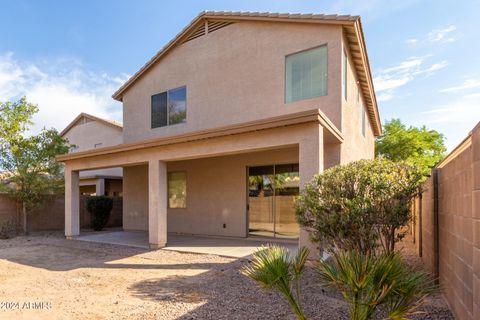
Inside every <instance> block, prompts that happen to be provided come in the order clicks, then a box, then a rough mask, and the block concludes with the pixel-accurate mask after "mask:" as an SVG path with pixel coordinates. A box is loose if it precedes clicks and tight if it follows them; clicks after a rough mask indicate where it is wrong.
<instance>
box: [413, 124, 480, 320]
mask: <svg viewBox="0 0 480 320" xmlns="http://www.w3.org/2000/svg"><path fill="white" fill-rule="evenodd" d="M413 208H414V216H415V219H414V229H413V235H414V241H415V243H416V248H417V252H418V254H419V256H421V258H422V260H423V262H424V264H425V266H426V267H427V269H428V271H429V272H431V273H432V274H433V275H435V276H436V277H438V281H439V283H440V285H441V286H442V288H443V291H444V295H445V298H446V300H447V302H448V303H449V305H450V308H451V309H452V311H453V312H454V314H455V316H456V318H457V319H471V320H473V319H480V123H479V124H478V125H477V126H476V127H475V128H474V129H473V130H472V131H471V132H470V134H469V135H468V137H467V138H466V139H465V140H464V141H463V142H462V143H461V144H460V145H459V146H458V147H457V148H455V149H454V150H453V151H452V152H451V153H450V154H449V155H448V156H447V157H446V158H445V159H444V160H443V161H442V162H441V163H440V164H438V165H437V167H436V168H435V169H433V170H432V175H431V177H430V178H429V179H428V180H427V181H426V183H425V184H424V186H423V194H422V195H421V196H420V197H418V198H417V199H416V201H415V203H414V205H413Z"/></svg>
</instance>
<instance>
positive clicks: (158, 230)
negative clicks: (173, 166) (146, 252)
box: [148, 160, 167, 249]
mask: <svg viewBox="0 0 480 320" xmlns="http://www.w3.org/2000/svg"><path fill="white" fill-rule="evenodd" d="M148 239H149V240H148V242H149V243H150V248H151V249H159V248H163V247H165V246H166V244H167V164H166V163H165V162H162V161H159V160H150V161H149V162H148Z"/></svg>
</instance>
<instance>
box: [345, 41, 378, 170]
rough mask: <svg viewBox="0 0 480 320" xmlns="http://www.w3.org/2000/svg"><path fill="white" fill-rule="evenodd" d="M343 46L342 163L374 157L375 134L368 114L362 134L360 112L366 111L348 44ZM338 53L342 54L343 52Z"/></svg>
mask: <svg viewBox="0 0 480 320" xmlns="http://www.w3.org/2000/svg"><path fill="white" fill-rule="evenodd" d="M344 41H345V40H344ZM344 43H345V42H344ZM344 48H345V52H346V53H347V56H348V64H347V100H345V99H344V97H343V95H342V97H341V101H342V134H343V136H344V139H345V140H344V143H342V147H341V148H342V150H341V163H342V164H345V163H348V162H351V161H355V160H359V159H372V158H374V157H375V136H374V133H373V129H372V124H371V122H370V119H369V117H368V116H366V121H365V122H366V126H365V136H363V134H362V113H364V112H367V111H366V107H365V102H364V98H363V95H362V93H361V91H359V84H358V80H357V75H356V72H355V70H354V69H353V60H352V59H353V58H352V56H351V54H350V51H349V50H348V46H346V45H344ZM340 54H342V55H343V53H340ZM340 85H341V83H340Z"/></svg>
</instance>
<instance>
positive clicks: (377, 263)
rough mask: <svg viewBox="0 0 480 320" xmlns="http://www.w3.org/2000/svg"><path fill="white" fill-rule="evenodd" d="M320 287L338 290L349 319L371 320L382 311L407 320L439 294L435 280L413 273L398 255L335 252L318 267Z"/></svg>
mask: <svg viewBox="0 0 480 320" xmlns="http://www.w3.org/2000/svg"><path fill="white" fill-rule="evenodd" d="M318 271H319V275H320V283H321V284H322V285H324V286H330V287H336V288H338V290H340V292H341V293H342V296H343V297H344V299H345V300H346V301H347V302H348V304H349V306H350V308H349V309H350V319H352V320H367V319H372V318H373V317H374V316H375V314H376V313H378V311H379V307H382V308H383V310H382V311H383V312H385V313H386V318H387V319H406V317H408V316H410V315H412V314H413V313H415V312H416V310H417V309H418V307H420V306H421V305H422V304H423V302H424V301H425V298H426V297H427V296H428V295H430V294H432V293H434V292H435V291H437V290H438V287H437V286H436V285H435V282H434V279H433V278H431V277H430V276H429V275H428V274H426V273H424V272H418V271H413V270H411V268H409V267H408V266H407V265H406V264H405V263H404V262H403V261H402V258H401V256H400V254H399V253H398V252H391V253H382V254H380V255H368V254H367V255H365V254H362V253H359V252H355V251H335V252H334V253H333V256H332V258H331V260H329V261H320V262H319V264H318Z"/></svg>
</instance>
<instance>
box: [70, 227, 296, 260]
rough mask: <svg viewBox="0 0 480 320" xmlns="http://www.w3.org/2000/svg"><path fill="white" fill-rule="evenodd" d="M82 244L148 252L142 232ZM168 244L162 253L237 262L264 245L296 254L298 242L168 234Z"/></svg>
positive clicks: (107, 234) (94, 235)
mask: <svg viewBox="0 0 480 320" xmlns="http://www.w3.org/2000/svg"><path fill="white" fill-rule="evenodd" d="M76 239H77V240H81V241H91V242H100V243H109V244H118V245H125V246H132V247H138V248H146V249H148V247H149V246H148V233H147V232H140V231H103V232H91V233H87V234H84V235H81V236H79V237H78V238H76ZM167 241H168V243H167V246H166V247H165V248H163V249H162V250H172V251H180V252H193V253H203V254H214V255H220V256H226V257H234V258H247V257H249V256H250V255H251V254H252V253H254V252H255V250H257V248H259V247H261V246H262V245H268V244H277V245H280V246H284V247H287V248H288V249H289V250H290V252H292V253H295V252H296V251H297V248H298V245H297V241H283V240H282V241H279V240H276V239H267V238H265V239H263V238H227V237H224V238H221V237H209V236H191V235H180V234H168V240H167Z"/></svg>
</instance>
